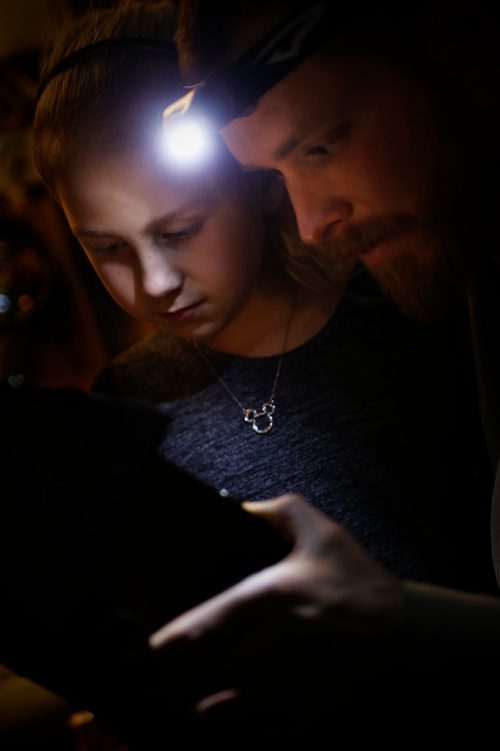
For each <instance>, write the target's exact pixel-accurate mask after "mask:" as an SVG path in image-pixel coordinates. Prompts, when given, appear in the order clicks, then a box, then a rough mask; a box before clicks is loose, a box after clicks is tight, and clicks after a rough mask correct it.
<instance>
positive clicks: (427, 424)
mask: <svg viewBox="0 0 500 751" xmlns="http://www.w3.org/2000/svg"><path fill="white" fill-rule="evenodd" d="M462 313H463V315H462ZM466 320H467V318H466V315H465V311H457V312H456V314H455V312H454V314H453V315H450V316H449V318H447V319H446V320H442V321H440V322H439V323H434V324H432V325H430V324H423V323H415V322H414V321H411V320H409V319H408V318H405V317H404V316H402V315H401V314H400V313H399V312H398V311H397V310H396V308H395V307H394V306H393V305H392V304H391V303H389V302H387V301H386V300H383V299H381V298H380V297H378V296H377V295H372V293H371V291H370V295H369V296H368V297H359V296H358V295H352V294H347V295H346V296H345V297H344V299H343V301H342V302H341V304H340V305H339V307H338V308H337V310H336V312H335V314H334V315H333V317H332V319H331V320H330V321H329V323H328V324H327V325H326V326H325V327H324V328H323V329H322V330H321V331H320V332H319V333H318V334H317V335H316V336H314V337H313V338H312V339H311V340H310V341H309V342H307V343H306V344H305V345H303V346H301V347H299V348H297V349H295V350H293V351H292V352H289V353H287V354H286V355H285V356H284V358H283V362H282V368H281V375H280V378H279V381H278V385H277V389H276V394H275V403H276V413H275V415H274V426H273V429H272V431H271V432H270V433H268V434H266V435H259V434H257V433H255V432H254V431H253V430H252V428H251V426H250V425H248V424H245V422H244V419H243V414H242V411H241V409H240V408H239V407H238V405H237V404H236V403H235V401H234V400H233V399H232V398H231V397H230V395H229V394H228V393H227V391H226V390H225V389H224V387H223V386H222V385H221V383H220V381H219V380H218V379H217V378H216V376H215V375H214V373H213V372H212V370H211V369H210V368H209V367H208V366H207V364H206V363H205V362H204V361H203V359H202V358H201V357H200V355H199V353H198V352H197V351H196V349H195V347H194V346H193V345H192V344H191V343H189V342H184V341H182V340H179V339H176V338H174V337H172V336H171V335H170V334H167V333H165V332H163V331H162V330H160V329H158V330H157V331H155V332H154V333H153V334H152V335H150V336H149V338H147V339H146V340H145V341H143V342H140V343H139V344H137V345H135V346H134V347H132V348H131V349H130V350H128V351H127V352H125V353H123V354H121V355H120V356H119V357H118V358H116V360H115V361H114V362H113V363H112V365H111V366H110V367H109V368H108V369H107V370H106V371H104V372H103V374H102V375H101V377H100V378H99V380H98V382H97V383H96V388H98V389H100V390H104V391H107V392H112V393H115V394H119V395H123V396H126V397H128V398H138V399H146V400H149V401H154V402H161V403H164V404H165V408H166V409H167V410H168V412H169V413H170V418H171V420H170V427H169V430H168V432H167V434H166V435H165V439H164V443H163V451H164V453H165V456H167V457H168V458H169V459H171V460H172V461H174V462H175V463H176V464H179V465H181V466H182V467H184V468H186V469H188V470H189V471H190V472H192V473H193V474H195V475H196V476H198V477H200V478H202V479H203V480H205V481H207V482H208V483H210V484H211V485H213V486H215V487H216V488H217V489H218V490H219V491H222V492H223V493H228V494H229V495H231V496H234V497H235V498H244V499H247V498H252V499H257V500H259V499H263V498H268V497H273V496H276V495H279V494H281V493H283V492H285V491H289V490H293V491H296V492H299V493H301V494H303V495H304V497H305V498H307V499H308V501H310V502H311V503H312V504H314V506H316V507H317V508H319V509H321V510H322V511H323V512H324V513H325V514H327V515H328V516H329V517H330V518H332V519H335V520H336V521H338V522H340V523H341V524H343V525H344V526H345V527H346V528H347V529H348V530H349V531H350V532H351V533H352V534H353V535H354V536H355V537H356V538H357V539H358V541H359V542H361V544H362V545H363V546H365V548H367V549H368V551H369V552H370V553H371V554H372V555H373V556H374V557H375V558H377V559H378V560H379V561H380V562H381V563H383V564H385V565H386V566H387V567H388V568H389V569H390V570H392V571H393V572H394V573H396V574H398V575H400V576H405V577H409V578H414V579H419V580H425V581H431V582H435V583H442V584H447V585H452V586H460V587H462V588H465V589H471V590H480V591H490V590H491V589H494V583H493V582H492V573H491V562H490V560H489V537H488V535H489V502H490V498H491V488H492V477H491V472H490V470H489V466H488V462H487V459H486V454H485V451H484V446H483V439H482V433H481V428H480V423H479V416H478V410H477V404H476V393H475V386H474V376H473V370H472V359H471V352H470V349H469V340H468V333H467V326H466ZM208 356H209V358H210V361H211V362H212V364H213V366H214V367H215V369H216V370H217V372H218V373H219V374H220V376H221V377H222V378H223V379H224V381H225V383H226V384H227V385H228V387H229V388H230V389H231V390H232V391H233V392H234V394H235V395H236V396H237V398H238V399H239V401H240V402H241V403H242V404H243V405H244V406H248V407H250V406H251V407H259V406H260V405H261V404H262V402H263V401H265V400H266V399H267V398H268V397H269V394H270V391H271V388H272V384H273V380H274V376H275V372H276V367H277V359H278V358H277V357H266V358H244V357H234V356H229V355H223V354H220V353H214V352H208Z"/></svg>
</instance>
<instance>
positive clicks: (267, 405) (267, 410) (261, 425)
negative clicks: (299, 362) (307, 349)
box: [194, 294, 295, 435]
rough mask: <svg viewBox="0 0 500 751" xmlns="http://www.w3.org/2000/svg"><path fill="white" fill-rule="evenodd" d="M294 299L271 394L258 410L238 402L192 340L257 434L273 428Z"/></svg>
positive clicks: (291, 303)
mask: <svg viewBox="0 0 500 751" xmlns="http://www.w3.org/2000/svg"><path fill="white" fill-rule="evenodd" d="M294 300H295V294H294V295H293V297H292V300H291V302H290V311H289V314H288V320H287V324H286V328H285V335H284V337H283V345H282V347H281V352H280V356H279V358H278V365H277V367H276V373H275V374H274V381H273V387H272V389H271V395H270V396H269V399H267V401H265V402H263V404H262V407H261V408H260V410H258V409H253V408H252V407H244V406H243V404H242V403H241V402H240V400H239V399H238V397H237V396H236V394H234V393H233V392H232V391H231V389H230V388H229V386H228V385H227V383H226V382H225V381H224V379H223V378H222V376H221V375H219V373H218V372H217V370H216V369H215V367H214V366H213V364H212V363H211V362H210V360H209V359H208V357H207V356H206V354H205V353H204V352H203V350H202V349H201V347H200V345H199V344H198V342H194V346H195V347H196V349H197V351H198V353H199V355H200V357H201V358H202V359H203V360H204V362H205V363H206V365H208V367H209V368H210V370H211V371H212V373H213V374H214V375H215V376H216V378H217V380H218V381H219V383H220V384H221V385H222V386H223V387H224V388H225V390H226V391H227V393H228V394H229V396H230V397H231V399H233V401H234V402H236V404H237V405H238V407H239V408H240V409H241V411H242V412H243V417H244V420H245V423H246V424H247V425H251V426H252V428H253V430H254V431H255V432H256V433H258V434H259V435H264V434H265V433H270V432H271V430H272V428H273V415H274V414H275V412H276V404H275V402H274V395H275V394H276V387H277V385H278V380H279V377H280V373H281V364H282V362H283V356H284V354H285V350H286V345H287V343H288V333H289V331H290V324H291V322H292V314H293V308H294Z"/></svg>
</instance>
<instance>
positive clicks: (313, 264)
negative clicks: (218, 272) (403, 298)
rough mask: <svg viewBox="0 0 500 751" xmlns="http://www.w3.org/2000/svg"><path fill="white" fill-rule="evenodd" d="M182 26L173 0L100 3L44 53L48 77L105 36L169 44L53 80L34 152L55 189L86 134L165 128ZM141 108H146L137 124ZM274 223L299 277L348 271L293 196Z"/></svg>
mask: <svg viewBox="0 0 500 751" xmlns="http://www.w3.org/2000/svg"><path fill="white" fill-rule="evenodd" d="M175 28H176V10H175V4H174V3H173V2H172V1H171V0H147V1H146V2H144V0H141V1H139V0H124V2H121V3H120V4H119V5H118V6H117V7H115V8H114V9H112V10H110V9H94V10H92V11H90V12H88V13H86V14H85V15H84V16H82V17H76V18H72V19H70V20H69V21H68V23H67V24H66V26H65V27H64V28H63V29H62V30H61V33H60V35H59V36H58V38H57V39H56V40H55V42H54V44H53V45H52V46H51V48H50V49H49V50H48V51H47V52H46V54H45V55H44V57H43V59H42V62H41V69H40V79H41V81H42V82H43V81H44V80H45V79H46V77H47V76H48V75H49V74H50V71H51V70H52V69H53V67H54V65H56V64H57V63H58V62H59V61H60V60H62V59H63V58H64V57H66V56H67V55H69V54H71V53H74V52H76V51H77V50H79V49H81V48H82V47H86V46H87V45H91V44H95V43H96V42H100V41H102V40H105V39H121V38H124V37H125V38H139V39H140V38H142V39H148V40H154V41H156V42H160V43H163V44H164V48H163V49H160V48H158V49H156V48H151V47H149V48H148V47H141V46H140V45H139V44H138V45H136V46H134V45H132V46H130V47H123V48H122V47H120V46H116V47H114V48H112V47H110V48H106V47H103V48H101V49H99V50H98V51H96V52H95V53H92V54H89V55H85V56H82V57H81V58H80V59H79V61H78V64H76V65H73V66H71V67H69V68H68V69H66V70H63V71H62V72H61V73H58V74H57V75H55V76H54V77H53V78H51V79H50V80H49V81H48V83H47V85H46V86H45V88H44V90H43V92H42V94H41V96H40V99H39V101H38V104H37V108H36V112H35V119H34V158H35V164H36V166H37V169H38V171H39V173H40V175H41V177H42V179H43V180H44V182H45V183H46V185H47V186H48V188H49V190H51V191H52V192H53V193H54V194H56V189H55V182H56V179H57V175H58V172H59V170H60V169H61V168H62V167H63V166H66V165H67V164H68V162H69V160H71V157H72V154H73V153H74V152H75V150H76V145H77V142H79V141H80V140H81V139H82V137H83V138H85V137H87V138H88V139H89V140H90V141H92V142H95V139H96V138H98V139H100V142H102V143H105V144H106V146H109V147H110V148H111V147H113V146H116V145H117V146H118V148H121V147H122V146H123V144H124V143H126V144H127V145H129V144H130V143H131V141H132V139H134V138H135V137H137V138H142V139H143V138H144V135H145V127H147V126H145V123H147V122H151V127H152V128H154V127H158V123H159V118H161V111H162V109H163V108H164V107H165V105H166V104H168V103H169V102H170V101H173V100H175V99H176V98H177V97H178V96H180V95H181V94H182V93H184V92H183V88H182V79H181V75H180V73H179V69H178V65H177V55H176V54H175V49H174V46H173V39H174V33H175ZM134 113H135V114H136V115H138V114H139V113H140V115H141V122H140V126H139V127H138V128H137V129H135V127H134V123H135V121H134ZM88 123H91V126H92V127H91V128H88ZM136 131H137V132H136ZM224 151H225V149H224V150H223V151H222V153H223V152H224ZM56 197H57V196H56ZM266 227H267V231H268V234H269V238H270V244H271V246H272V248H273V250H274V252H275V253H276V258H277V260H278V262H279V264H280V265H281V266H282V267H283V269H284V270H285V272H286V273H287V274H288V275H289V276H290V277H291V278H293V279H294V280H295V281H297V282H298V283H300V284H301V285H304V286H307V287H309V288H313V289H317V290H318V292H319V291H323V290H324V289H325V288H326V287H329V288H331V286H332V283H333V282H335V280H337V279H340V278H341V274H339V271H338V269H337V268H336V267H332V263H331V259H329V258H328V257H325V258H322V257H321V256H320V255H319V254H318V253H317V252H316V250H311V249H310V248H308V247H307V246H306V245H305V244H304V243H302V242H301V240H300V239H299V235H298V232H297V229H296V225H295V218H294V214H293V210H292V208H291V205H290V203H289V202H288V200H285V201H284V203H283V205H282V206H281V208H280V209H278V211H276V212H275V213H274V214H272V215H270V216H268V217H266Z"/></svg>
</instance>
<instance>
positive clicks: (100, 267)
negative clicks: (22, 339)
mask: <svg viewBox="0 0 500 751" xmlns="http://www.w3.org/2000/svg"><path fill="white" fill-rule="evenodd" d="M83 153H84V158H82V159H77V160H75V161H74V162H73V165H72V167H71V168H68V169H66V171H65V172H63V173H62V174H61V175H60V177H59V179H58V180H57V184H56V190H57V194H58V198H59V200H60V202H61V205H62V208H63V210H64V212H65V214H66V217H67V219H68V221H69V224H70V226H71V229H72V231H73V232H74V234H75V235H76V237H77V238H78V240H79V241H80V243H81V245H82V247H83V249H84V250H85V253H86V254H87V256H88V258H89V260H90V262H91V263H92V265H93V267H94V269H95V271H96V272H97V274H98V275H99V277H100V278H101V280H102V281H103V283H104V285H105V286H106V288H107V289H108V291H109V292H110V294H111V295H112V297H113V298H114V299H115V300H116V302H117V303H118V304H119V305H120V306H121V307H122V308H123V309H124V310H125V311H126V312H127V313H129V314H130V315H131V316H133V317H135V318H139V319H142V320H147V321H150V322H153V323H155V324H161V325H162V326H164V327H166V328H168V329H169V330H171V331H172V333H174V334H176V335H178V336H181V337H183V338H186V339H190V340H196V341H203V342H204V343H205V344H207V345H208V346H210V347H212V348H214V349H220V350H223V351H227V352H233V353H235V354H246V355H266V354H274V352H275V351H280V348H281V346H282V341H283V329H284V326H285V324H286V320H287V318H288V311H289V305H290V282H289V280H287V279H285V277H284V276H283V275H282V274H281V273H279V272H277V271H272V270H271V269H270V268H269V266H268V264H267V263H266V258H265V254H266V248H265V238H264V229H263V221H262V217H263V210H264V209H265V207H264V206H263V203H272V202H273V201H274V200H275V198H273V197H272V191H271V192H270V193H269V197H268V198H263V192H264V190H263V184H262V182H261V179H260V177H258V176H250V175H245V174H244V173H241V171H240V170H239V169H238V168H237V167H236V166H235V165H234V164H231V165H226V167H225V168H224V169H221V170H219V171H218V172H217V173H215V172H214V170H211V173H210V174H202V175H200V174H196V175H195V176H194V177H193V175H192V174H191V175H190V176H189V175H188V176H187V177H186V176H184V177H183V176H182V175H181V174H179V173H177V174H176V173H174V172H172V171H167V170H166V168H165V167H164V166H163V165H162V164H161V162H160V160H158V158H153V157H151V158H148V153H147V150H144V149H142V150H141V149H140V148H136V149H135V150H134V149H131V150H126V149H124V150H121V151H120V152H119V153H118V154H113V153H112V154H108V155H104V154H103V153H102V150H101V151H99V150H98V149H96V150H94V152H92V151H90V152H89V151H88V149H85V150H84V152H83ZM280 193H282V191H281V190H280ZM266 195H268V194H266ZM330 307H331V304H330ZM320 318H321V321H320V320H319V319H318V321H316V323H314V324H313V331H312V332H310V331H309V330H308V329H307V326H306V330H305V331H303V332H301V331H300V322H298V324H297V325H298V328H297V326H296V327H295V329H296V333H297V334H298V335H299V339H300V336H301V335H302V334H303V335H304V336H306V337H307V336H310V335H311V333H314V330H315V327H316V328H318V327H319V325H320V323H322V322H324V320H326V319H324V316H320ZM294 344H297V340H295V342H294V340H293V338H292V340H291V345H292V346H293V345H294Z"/></svg>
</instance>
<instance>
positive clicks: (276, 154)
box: [273, 128, 305, 162]
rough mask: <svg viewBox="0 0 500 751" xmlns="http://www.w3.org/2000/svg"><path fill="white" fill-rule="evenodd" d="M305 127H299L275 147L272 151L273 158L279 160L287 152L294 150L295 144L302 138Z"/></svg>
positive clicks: (286, 154)
mask: <svg viewBox="0 0 500 751" xmlns="http://www.w3.org/2000/svg"><path fill="white" fill-rule="evenodd" d="M304 132H305V128H300V129H299V131H298V132H295V133H293V134H292V135H291V136H289V138H287V139H286V140H285V141H283V143H281V144H280V145H279V146H278V148H277V149H275V150H274V151H273V159H275V160H276V161H277V162H281V160H282V159H284V158H285V157H286V156H288V154H289V153H290V152H291V151H293V150H294V148H295V147H296V146H298V144H299V143H300V142H301V141H302V139H303V138H304Z"/></svg>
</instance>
